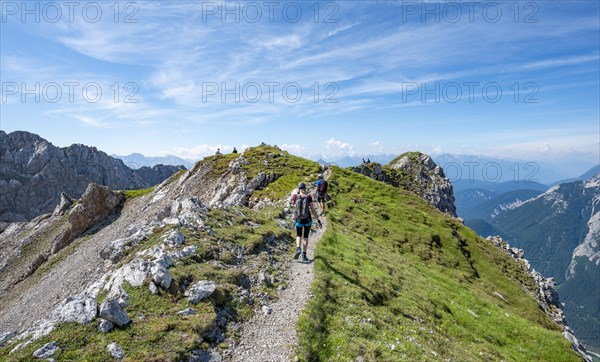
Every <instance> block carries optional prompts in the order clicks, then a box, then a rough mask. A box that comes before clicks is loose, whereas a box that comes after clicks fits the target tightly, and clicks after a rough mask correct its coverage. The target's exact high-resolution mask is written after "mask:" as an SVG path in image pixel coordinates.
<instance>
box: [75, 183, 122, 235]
mask: <svg viewBox="0 0 600 362" xmlns="http://www.w3.org/2000/svg"><path fill="white" fill-rule="evenodd" d="M123 200H124V196H123V194H122V193H117V192H114V191H112V190H111V189H110V188H108V187H106V186H100V185H98V184H95V183H91V184H89V186H88V188H87V189H86V190H85V193H84V194H83V196H82V197H81V202H80V203H79V204H77V205H76V206H75V207H74V208H73V210H71V212H70V213H69V224H71V236H78V235H80V234H81V233H82V232H84V231H85V230H87V229H88V228H90V227H92V226H94V225H95V224H96V223H98V221H100V220H102V219H104V218H105V217H107V216H108V215H110V214H111V213H112V212H114V211H115V210H116V208H117V206H119V204H121V202H123Z"/></svg>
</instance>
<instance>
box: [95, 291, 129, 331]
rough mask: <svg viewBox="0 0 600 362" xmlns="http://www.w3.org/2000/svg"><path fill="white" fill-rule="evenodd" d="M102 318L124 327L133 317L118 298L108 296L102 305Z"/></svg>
mask: <svg viewBox="0 0 600 362" xmlns="http://www.w3.org/2000/svg"><path fill="white" fill-rule="evenodd" d="M100 318H103V319H106V320H107V321H109V322H112V323H113V324H115V325H117V326H119V327H122V326H126V325H128V324H129V323H131V318H129V315H127V312H126V311H125V310H124V309H123V308H122V307H121V305H120V304H119V302H118V301H117V300H116V299H112V298H106V299H105V300H104V301H103V302H102V304H101V305H100Z"/></svg>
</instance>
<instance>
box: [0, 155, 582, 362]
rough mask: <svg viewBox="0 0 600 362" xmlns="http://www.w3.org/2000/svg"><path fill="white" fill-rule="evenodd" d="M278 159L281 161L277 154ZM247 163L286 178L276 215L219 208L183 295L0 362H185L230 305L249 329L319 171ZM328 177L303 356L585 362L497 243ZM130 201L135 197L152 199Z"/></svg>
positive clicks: (141, 302) (280, 180) (177, 290)
mask: <svg viewBox="0 0 600 362" xmlns="http://www.w3.org/2000/svg"><path fill="white" fill-rule="evenodd" d="M271 153H273V154H276V155H278V157H274V158H270V157H268V156H269V154H271ZM281 154H282V156H281ZM239 156H240V155H233V154H229V155H220V156H213V157H208V158H206V159H205V160H203V161H201V162H198V163H197V164H196V165H195V166H194V168H193V171H192V173H198V174H201V176H202V179H203V180H204V181H206V182H211V180H216V179H218V178H219V177H220V176H221V175H223V173H224V172H226V171H227V170H228V166H229V164H230V163H231V161H233V160H235V159H236V158H237V157H239ZM243 156H244V158H246V159H247V160H248V161H249V164H247V165H244V166H243V167H242V171H243V172H244V173H245V174H246V176H247V177H248V179H252V178H253V177H255V176H256V175H258V174H259V173H260V172H265V173H267V174H270V173H273V174H275V175H276V177H277V179H276V181H274V182H272V183H271V184H269V185H268V186H267V187H266V188H264V189H263V190H257V191H256V192H255V194H254V195H253V197H252V199H251V201H258V200H261V199H269V200H272V201H274V202H275V203H276V205H277V206H271V207H266V208H264V209H262V210H260V211H254V210H251V209H248V208H244V207H240V208H226V209H213V210H210V211H209V212H208V215H207V221H206V225H207V226H208V227H209V228H210V230H212V231H213V232H209V231H208V230H196V231H195V230H190V229H186V228H177V230H179V231H180V232H181V233H182V234H184V236H185V237H186V241H185V245H195V246H196V247H197V248H198V251H197V253H196V254H194V255H190V256H187V257H185V258H182V259H181V260H179V261H178V262H177V263H176V264H175V265H174V266H173V267H171V268H170V269H169V272H170V274H171V276H172V277H173V282H172V286H171V288H169V290H168V291H161V294H160V295H152V294H151V293H150V292H149V291H148V288H147V287H146V286H145V285H146V284H145V285H144V286H143V287H140V288H132V287H130V286H125V289H126V290H127V292H128V293H129V295H130V306H129V307H128V308H127V311H128V313H129V315H130V317H131V318H132V319H133V323H132V324H131V325H130V326H127V327H125V328H119V329H116V330H114V331H112V332H110V333H108V334H101V333H99V332H97V331H96V322H93V323H91V324H89V325H85V326H81V325H77V324H63V325H61V326H59V327H58V328H57V329H56V330H55V331H53V332H52V333H51V334H50V335H48V336H46V337H43V338H41V339H39V340H37V341H35V342H34V343H32V344H31V345H30V346H28V347H26V348H25V349H23V350H21V351H19V352H17V353H14V354H13V355H10V356H8V352H9V351H10V350H11V349H12V348H13V347H14V343H11V344H9V345H7V346H5V347H3V348H0V359H7V360H9V361H22V360H30V359H31V358H30V356H31V353H32V352H33V351H35V350H36V349H38V348H40V347H41V346H42V345H44V344H45V343H47V342H49V341H57V342H58V344H59V346H60V347H61V352H60V353H59V354H58V355H57V356H55V358H56V360H57V361H69V360H88V361H104V360H110V356H108V353H107V352H106V351H105V347H106V345H107V344H109V343H111V342H117V343H119V344H120V345H121V346H122V347H123V348H124V350H125V351H126V354H127V357H126V358H127V359H126V360H127V361H179V360H186V357H187V356H188V355H189V352H190V351H192V350H194V349H198V348H202V349H207V348H209V347H215V344H216V343H215V342H214V341H211V340H210V339H207V338H206V331H207V330H209V329H210V328H211V326H212V325H213V323H215V320H216V318H217V310H219V309H222V308H226V309H227V310H228V312H229V313H230V314H231V316H232V320H234V321H237V322H241V321H244V320H247V319H249V318H250V317H251V316H252V314H253V310H252V308H251V307H249V306H248V305H247V304H246V303H244V302H242V301H240V299H239V295H238V294H237V293H239V286H240V285H241V284H243V283H244V281H245V280H248V279H252V278H254V277H256V274H258V272H259V271H260V270H262V269H263V267H265V266H267V272H268V273H270V274H272V275H283V274H284V270H281V268H282V265H284V264H283V263H282V261H283V260H284V259H287V258H288V257H289V254H290V252H291V250H292V243H293V238H292V237H291V232H290V231H289V230H287V229H283V228H281V227H280V226H279V225H278V224H277V222H276V221H275V219H276V218H277V217H278V215H279V213H280V212H281V204H282V202H281V201H282V200H283V199H284V198H285V197H286V196H287V195H288V194H289V192H290V191H291V190H292V189H293V188H294V187H295V186H296V185H297V183H298V182H300V181H305V182H306V181H314V180H315V179H316V176H317V174H318V172H319V169H318V165H317V164H316V163H314V162H310V161H307V160H303V159H300V158H297V157H293V156H290V155H289V154H287V153H286V152H283V151H281V150H279V149H277V148H275V147H270V146H261V147H257V148H252V149H248V150H247V151H246V152H244V154H243ZM265 162H266V163H265ZM330 181H331V183H330V184H331V185H332V188H331V192H332V193H333V194H334V199H333V201H332V202H331V203H330V208H329V209H328V219H329V227H328V230H327V232H326V234H325V235H324V237H323V239H322V240H321V242H320V243H319V246H318V248H317V251H316V261H315V273H316V275H315V282H314V285H313V287H312V292H313V294H314V297H313V298H312V299H311V302H310V304H309V305H308V307H307V309H306V310H305V312H304V314H303V315H302V316H301V321H300V323H299V327H298V328H299V331H300V347H299V350H298V353H299V357H300V359H301V360H309V361H315V360H323V361H354V360H355V359H356V357H358V356H363V358H364V359H365V360H366V361H397V360H448V359H450V360H457V361H479V360H502V359H504V360H507V361H512V360H548V361H553V360H561V361H570V360H573V361H575V360H577V357H576V356H575V355H574V354H573V352H571V350H570V346H569V343H568V341H567V340H566V339H564V338H563V337H562V336H561V334H560V331H559V330H558V327H556V326H555V325H554V324H553V323H552V322H551V321H550V320H549V319H548V318H547V317H546V316H545V315H544V314H543V312H542V311H541V310H540V308H539V307H538V305H537V303H536V301H535V300H534V299H533V298H532V297H531V296H529V295H528V294H527V293H526V292H524V290H529V291H531V290H532V289H533V288H534V287H535V286H534V284H533V282H532V281H531V280H530V278H528V277H527V275H526V274H525V273H524V271H523V269H522V266H520V265H518V264H516V263H515V262H514V261H513V260H512V259H510V258H509V257H507V256H506V255H504V254H503V253H502V252H500V251H499V250H498V249H497V248H496V247H495V246H493V245H491V244H490V243H488V242H487V241H485V240H483V239H481V238H479V237H477V236H476V235H475V233H474V232H473V231H471V230H470V229H468V228H466V227H464V226H462V225H461V224H460V223H458V222H457V221H456V220H454V219H451V218H448V217H447V216H445V215H444V214H442V213H440V212H438V211H436V210H434V209H432V208H431V207H430V206H429V205H427V203H425V202H424V201H422V200H421V199H420V198H418V197H416V196H415V195H414V194H412V193H410V192H407V191H404V190H402V189H401V188H396V187H393V186H389V185H385V184H383V183H381V182H377V181H374V180H371V179H368V178H366V177H363V176H360V175H357V174H354V173H352V172H350V171H346V170H340V169H337V168H336V169H334V172H333V175H332V178H331V179H330ZM148 192H149V191H148ZM132 193H133V194H130V196H129V197H135V195H137V196H141V194H144V192H143V190H137V191H136V192H133V191H132ZM173 228H174V227H172V226H170V227H167V228H157V229H156V230H154V234H153V235H151V236H150V238H149V239H148V240H146V241H145V242H143V243H142V244H141V245H140V246H139V247H138V248H136V249H132V250H131V251H130V252H129V253H128V255H127V256H126V257H125V258H124V259H123V261H122V262H127V261H129V260H131V259H132V258H133V257H135V252H137V251H139V250H143V249H147V248H150V247H152V246H156V245H158V244H160V243H161V242H162V239H161V236H162V235H163V234H164V233H165V232H167V231H169V230H170V229H173ZM273 240H277V242H276V243H273ZM67 251H68V250H67ZM67 251H65V252H67ZM240 255H241V257H240ZM276 265H279V268H280V269H277V267H275V266H276ZM205 279H208V280H214V281H215V282H217V284H218V288H217V291H216V292H215V293H214V294H213V295H212V296H211V297H210V298H208V299H206V300H205V301H203V302H202V303H200V304H199V305H198V306H195V307H194V308H195V309H196V311H197V314H196V315H195V316H192V317H187V318H181V317H179V316H176V315H175V313H176V312H177V311H180V310H183V309H185V308H186V307H187V306H188V302H187V299H186V298H185V296H184V295H183V292H182V290H183V288H182V287H183V286H184V285H189V284H191V283H194V282H196V281H199V280H205ZM285 283H286V282H285V280H280V281H278V282H276V283H275V284H274V285H258V286H254V287H253V292H254V293H266V295H268V296H270V297H275V296H276V288H277V286H278V285H280V284H285ZM494 292H499V293H501V294H502V295H503V296H505V297H506V299H507V300H508V302H504V301H503V300H502V299H500V298H498V297H497V296H495V295H494ZM105 296H106V293H103V294H102V295H100V296H99V298H98V300H99V301H100V300H102V299H103V298H104V297H105ZM469 310H470V311H472V312H473V313H476V314H477V317H474V316H473V315H471V313H470V312H469ZM507 314H508V316H507ZM228 333H231V332H228ZM230 336H231V337H233V338H236V337H237V336H235V335H230ZM392 345H393V348H394V350H392Z"/></svg>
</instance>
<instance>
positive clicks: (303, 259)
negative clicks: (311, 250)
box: [302, 253, 309, 263]
mask: <svg viewBox="0 0 600 362" xmlns="http://www.w3.org/2000/svg"><path fill="white" fill-rule="evenodd" d="M302 262H303V263H308V262H309V260H308V258H307V257H306V253H302Z"/></svg>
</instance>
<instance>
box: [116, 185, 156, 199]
mask: <svg viewBox="0 0 600 362" xmlns="http://www.w3.org/2000/svg"><path fill="white" fill-rule="evenodd" d="M152 191H154V186H152V187H148V188H147V189H139V190H125V191H123V195H125V200H129V199H133V198H136V197H141V196H145V195H148V194H149V193H151V192H152Z"/></svg>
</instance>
